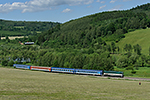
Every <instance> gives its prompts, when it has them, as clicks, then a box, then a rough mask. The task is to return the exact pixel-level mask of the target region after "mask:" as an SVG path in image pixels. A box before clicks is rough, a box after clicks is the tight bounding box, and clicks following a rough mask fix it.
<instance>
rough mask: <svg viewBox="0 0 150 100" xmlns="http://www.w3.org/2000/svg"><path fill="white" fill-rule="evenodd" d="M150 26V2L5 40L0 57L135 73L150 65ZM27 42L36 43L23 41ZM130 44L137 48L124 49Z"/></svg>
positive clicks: (70, 66) (44, 64)
mask: <svg viewBox="0 0 150 100" xmlns="http://www.w3.org/2000/svg"><path fill="white" fill-rule="evenodd" d="M20 27H22V26H20ZM149 28H150V4H145V5H142V6H138V7H136V8H133V9H131V10H125V11H108V12H102V13H97V14H93V15H90V16H86V17H83V18H79V19H76V20H71V21H69V22H66V23H64V24H58V25H56V26H55V27H53V28H51V29H49V30H48V31H44V32H42V33H41V34H33V36H31V37H30V36H29V37H28V38H22V39H15V40H9V39H8V38H7V39H4V40H1V41H2V42H1V46H0V49H1V50H0V55H1V56H0V57H1V58H0V59H2V61H1V62H2V65H4V66H7V65H8V66H9V65H11V64H12V63H13V61H14V60H16V59H18V62H15V63H22V62H21V60H22V59H26V62H27V63H31V64H33V65H37V66H53V67H64V68H76V69H78V68H79V69H96V70H114V68H115V67H114V66H116V67H118V68H124V69H125V70H130V71H129V72H130V74H129V75H130V76H132V75H133V74H135V73H136V71H135V70H138V69H139V68H138V67H150V56H149V55H148V53H149V41H148V40H149V30H150V29H149ZM27 41H33V42H35V45H33V46H27V45H20V44H19V42H22V43H24V42H27ZM13 44H15V45H13ZM126 44H131V45H132V47H133V46H134V48H133V49H132V48H129V49H128V50H127V51H123V49H124V46H125V45H126ZM141 48H142V50H143V51H141ZM125 49H127V48H125ZM131 50H133V51H132V52H131ZM143 54H145V55H143ZM10 58H11V59H10ZM29 58H30V61H29ZM26 62H23V63H26ZM131 70H132V71H131Z"/></svg>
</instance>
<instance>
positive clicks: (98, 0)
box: [96, 0, 105, 3]
mask: <svg viewBox="0 0 150 100" xmlns="http://www.w3.org/2000/svg"><path fill="white" fill-rule="evenodd" d="M96 2H100V3H105V1H100V0H97V1H96Z"/></svg>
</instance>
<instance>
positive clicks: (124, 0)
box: [123, 0, 132, 2]
mask: <svg viewBox="0 0 150 100" xmlns="http://www.w3.org/2000/svg"><path fill="white" fill-rule="evenodd" d="M126 1H132V0H123V2H126Z"/></svg>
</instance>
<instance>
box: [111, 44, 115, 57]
mask: <svg viewBox="0 0 150 100" xmlns="http://www.w3.org/2000/svg"><path fill="white" fill-rule="evenodd" d="M111 48H112V51H113V54H114V52H115V51H116V45H115V43H114V42H111Z"/></svg>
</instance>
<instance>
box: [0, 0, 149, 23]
mask: <svg viewBox="0 0 150 100" xmlns="http://www.w3.org/2000/svg"><path fill="white" fill-rule="evenodd" d="M146 3H150V1H149V0H1V1H0V19H5V20H15V21H52V22H61V23H64V22H67V21H69V20H72V19H77V18H80V17H83V16H86V15H91V14H95V13H98V12H103V11H113V10H126V9H131V8H133V7H136V6H137V5H142V4H146Z"/></svg>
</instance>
